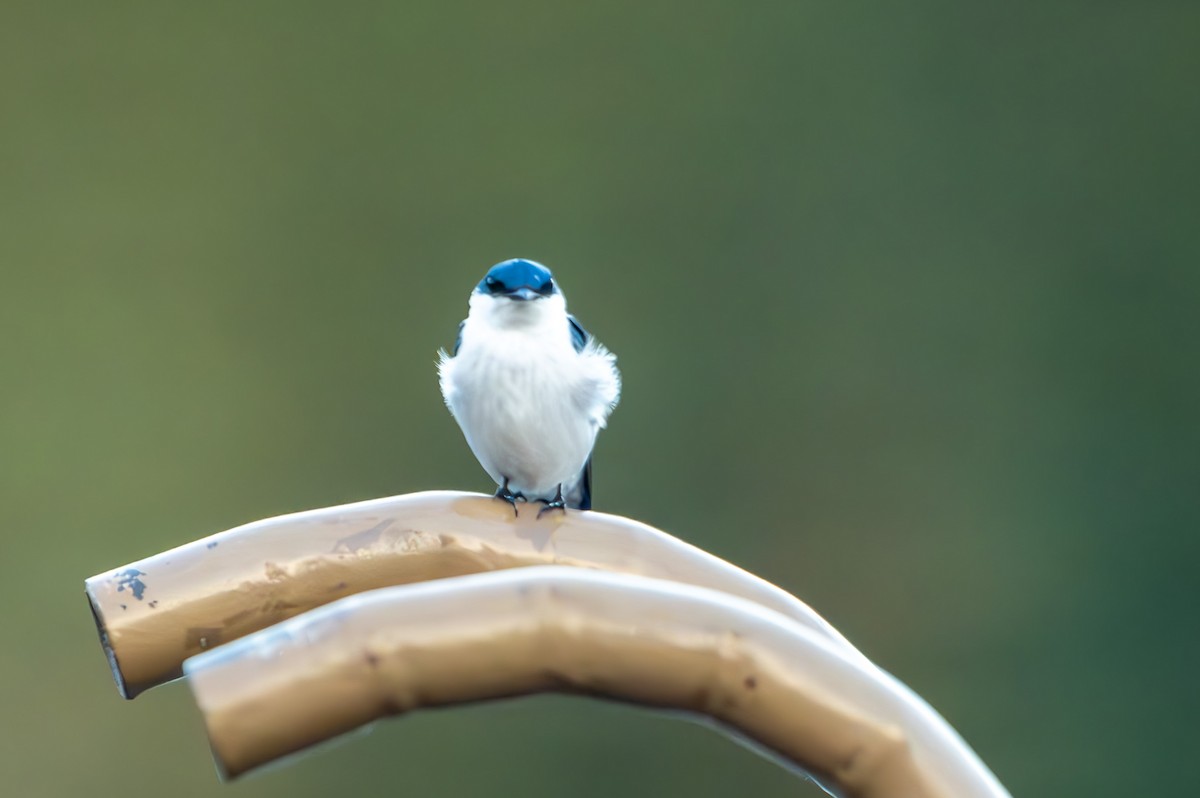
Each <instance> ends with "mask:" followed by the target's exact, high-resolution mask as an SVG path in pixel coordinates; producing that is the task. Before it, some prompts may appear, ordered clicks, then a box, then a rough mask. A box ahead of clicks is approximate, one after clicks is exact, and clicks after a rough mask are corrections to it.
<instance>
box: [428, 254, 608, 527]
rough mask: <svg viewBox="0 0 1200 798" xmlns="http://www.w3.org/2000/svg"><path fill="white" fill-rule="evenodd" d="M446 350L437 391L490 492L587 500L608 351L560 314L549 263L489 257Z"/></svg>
mask: <svg viewBox="0 0 1200 798" xmlns="http://www.w3.org/2000/svg"><path fill="white" fill-rule="evenodd" d="M469 307H470V310H469V311H468V314H467V318H466V320H465V321H463V322H462V324H460V325H459V327H458V340H457V341H456V342H455V344H454V355H453V356H450V355H447V354H446V352H445V350H442V351H441V352H440V355H441V358H440V361H439V363H438V376H439V378H440V383H441V388H442V396H443V397H444V398H445V400H446V406H447V407H449V408H450V413H451V414H452V415H453V416H454V418H455V420H457V421H458V425H459V426H460V427H461V428H462V431H463V435H464V436H466V439H467V444H468V445H469V446H470V447H471V451H472V452H474V453H475V457H476V458H478V460H479V464H480V465H482V466H483V469H484V470H485V471H487V472H488V475H489V476H491V478H492V479H494V480H495V481H496V484H497V485H499V486H500V488H499V490H497V491H496V498H498V499H504V500H505V501H507V502H509V503H510V504H513V505H514V508H515V506H516V501H517V500H518V499H524V500H525V501H542V502H545V503H546V506H545V507H543V508H542V509H541V510H540V511H539V512H538V516H539V517H540V516H541V515H542V513H545V512H546V511H547V510H551V509H565V508H566V507H572V508H576V509H580V510H587V509H590V508H591V506H592V486H591V481H592V479H591V478H592V447H593V446H594V445H595V443H596V434H597V433H598V432H599V431H600V429H601V428H602V427H604V425H605V422H606V420H607V419H608V414H609V413H611V412H612V410H613V408H614V407H616V406H617V399H618V397H619V396H620V393H621V375H620V373H619V372H618V371H617V367H616V358H615V357H614V356H613V355H612V353H610V352H609V351H608V350H607V349H605V348H604V347H603V346H602V345H601V344H600V342H598V341H597V340H596V339H595V338H593V337H592V336H591V335H589V334H588V332H587V331H586V330H584V329H583V327H581V326H580V325H579V322H577V321H575V318H574V317H573V316H571V315H569V314H568V313H567V302H566V299H564V298H563V294H562V291H560V290H559V288H558V283H557V282H555V280H554V277H553V275H551V274H550V270H549V269H547V268H546V267H545V266H543V265H541V264H540V263H535V262H533V261H531V260H523V259H520V258H517V259H514V260H506V261H504V262H503V263H498V264H496V265H495V266H493V267H492V268H491V269H490V270H489V271H488V273H487V276H485V277H484V278H483V280H481V281H480V283H479V285H477V286H476V287H475V291H474V292H473V293H472V294H471V299H470V304H469Z"/></svg>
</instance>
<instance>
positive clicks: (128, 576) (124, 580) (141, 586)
mask: <svg viewBox="0 0 1200 798" xmlns="http://www.w3.org/2000/svg"><path fill="white" fill-rule="evenodd" d="M145 575H146V572H145V571H139V570H138V569H136V568H126V569H125V570H124V571H121V572H120V573H119V574H117V592H118V593H124V592H125V588H129V592H130V593H132V594H133V597H134V598H135V599H137V600H138V601H141V600H142V597H143V596H144V595H145V594H146V583H145V582H143V581H142V580H141V579H138V577H139V576H145Z"/></svg>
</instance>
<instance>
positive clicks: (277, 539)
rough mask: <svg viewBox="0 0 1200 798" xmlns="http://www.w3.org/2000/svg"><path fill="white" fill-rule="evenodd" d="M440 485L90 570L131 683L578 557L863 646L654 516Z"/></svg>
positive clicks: (111, 648) (98, 608)
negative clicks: (428, 589)
mask: <svg viewBox="0 0 1200 798" xmlns="http://www.w3.org/2000/svg"><path fill="white" fill-rule="evenodd" d="M539 507H540V505H537V504H530V505H520V506H519V511H518V512H517V513H516V514H514V512H513V509H512V508H511V507H510V506H509V505H507V504H505V503H504V502H500V501H495V500H493V499H491V498H490V497H484V496H481V495H480V494H474V493H461V492H457V491H431V492H427V493H413V494H408V495H404V496H394V497H390V498H384V499H374V500H371V501H365V502H359V503H356V504H347V505H342V506H339V507H327V508H323V509H319V510H310V511H308V512H302V513H295V514H292V515H283V516H278V517H275V518H268V519H265V520H263V521H257V522H255V523H252V524H246V525H244V526H240V527H237V528H235V529H231V530H228V531H226V532H220V533H218V534H215V535H212V536H210V537H207V538H203V539H201V540H197V541H195V542H193V543H188V544H186V545H183V546H180V547H178V548H175V549H171V550H170V551H166V552H163V553H162V554H157V555H155V556H153V557H148V558H146V559H144V560H139V561H138V562H134V563H131V564H129V565H125V566H122V567H120V568H117V569H114V570H112V571H108V572H107V573H103V574H99V575H97V576H93V577H92V578H91V579H88V580H87V582H86V592H87V595H88V599H89V600H90V602H91V605H92V611H93V613H94V615H95V618H96V625H97V628H98V629H99V632H100V639H101V642H102V644H103V646H104V650H105V653H106V654H107V656H108V659H109V663H110V665H111V666H112V671H113V678H115V679H116V681H117V686H118V688H119V689H120V690H121V694H122V695H123V696H125V697H126V698H133V697H134V696H136V695H138V694H139V693H141V692H142V691H144V690H147V689H149V688H151V687H154V686H155V685H158V684H162V683H164V682H167V681H170V680H171V679H175V678H177V677H178V676H180V674H181V670H180V665H181V664H182V662H183V661H184V659H186V658H187V657H190V656H192V655H194V654H199V653H200V652H202V651H204V650H206V649H209V648H213V647H215V646H218V645H221V644H223V643H227V642H229V641H231V640H235V639H237V638H239V637H242V636H243V635H247V634H250V633H251V632H256V631H258V630H260V629H265V628H266V627H268V626H271V625H273V624H276V623H279V622H280V621H283V620H286V619H288V618H291V617H293V616H295V615H298V614H300V613H303V612H307V611H308V610H311V609H313V608H315V607H319V606H321V605H323V604H327V603H329V602H331V601H335V600H337V599H340V598H343V597H344V596H348V595H352V594H355V593H361V592H362V591H365V590H372V589H375V588H380V587H387V586H389V585H399V584H407V583H411V582H422V581H426V580H430V579H439V578H443V577H449V576H460V575H463V574H471V573H478V572H482V571H493V570H497V569H503V568H514V567H520V566H530V565H549V564H553V565H574V566H580V567H583V568H593V569H601V570H607V571H620V572H627V573H634V574H642V575H645V576H653V577H661V578H664V579H671V580H674V581H677V582H684V583H688V584H694V585H700V586H703V587H710V588H713V589H716V590H721V591H724V592H726V593H729V594H731V595H735V596H741V597H743V598H746V599H749V600H751V601H754V602H757V603H759V604H761V605H763V606H764V607H768V608H770V609H773V610H776V611H777V612H780V613H783V614H784V615H786V616H788V617H790V618H792V619H793V620H794V621H796V622H797V623H799V624H802V625H804V626H806V627H808V628H809V629H811V630H813V631H814V632H816V633H817V634H819V635H820V636H822V637H825V638H826V639H828V640H831V641H833V642H834V643H835V644H836V645H838V646H840V647H842V648H843V649H844V650H846V651H848V652H852V654H853V655H854V656H858V657H861V656H862V655H861V654H859V653H858V652H857V650H855V649H854V648H853V646H851V645H850V643H849V642H847V641H846V640H845V638H843V637H842V636H841V635H840V634H839V633H838V632H837V631H836V630H835V629H834V628H833V627H832V626H830V625H829V624H828V623H827V622H826V621H825V620H824V619H822V618H821V617H820V616H819V615H817V613H816V612H814V611H813V610H812V609H811V608H810V607H809V606H808V605H806V604H804V603H803V602H802V601H800V600H799V599H797V598H795V597H794V596H791V595H789V594H788V593H787V592H785V591H783V590H781V589H779V588H778V587H775V586H774V585H771V584H770V583H768V582H766V581H764V580H762V579H759V578H758V577H756V576H754V575H752V574H749V573H747V572H746V571H743V570H742V569H740V568H737V567H736V566H733V565H730V564H729V563H727V562H725V561H724V560H721V559H720V558H718V557H714V556H713V555H711V554H708V553H707V552H705V551H702V550H700V549H697V548H696V547H694V546H691V545H689V544H687V543H684V542H683V541H681V540H678V539H677V538H674V537H671V536H670V535H668V534H666V533H665V532H661V531H659V530H657V529H654V528H653V527H650V526H647V525H645V524H641V523H638V522H636V521H632V520H630V519H627V518H621V517H619V516H614V515H606V514H604V513H595V512H576V511H570V512H567V513H565V514H564V513H557V512H555V513H549V514H547V515H544V516H543V517H542V518H541V519H538V518H537V511H538V508H539Z"/></svg>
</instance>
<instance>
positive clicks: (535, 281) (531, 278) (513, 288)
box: [475, 258, 558, 301]
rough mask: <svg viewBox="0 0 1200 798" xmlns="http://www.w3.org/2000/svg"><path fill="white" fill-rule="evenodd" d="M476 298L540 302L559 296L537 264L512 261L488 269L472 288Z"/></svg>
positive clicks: (550, 278) (542, 269)
mask: <svg viewBox="0 0 1200 798" xmlns="http://www.w3.org/2000/svg"><path fill="white" fill-rule="evenodd" d="M475 292H476V293H478V294H487V295H489V296H494V297H497V298H500V297H503V298H505V299H515V300H522V301H523V300H530V299H542V298H544V297H548V296H553V295H554V294H557V293H558V285H557V284H556V283H555V282H554V275H552V274H550V270H549V269H547V268H546V267H545V266H543V265H542V264H540V263H536V262H534V261H531V260H525V259H524V258H513V259H512V260H506V261H504V262H503V263H497V264H496V265H495V266H493V267H492V268H491V269H488V273H487V276H486V277H484V278H483V279H482V280H481V281H480V282H479V285H478V286H476V287H475Z"/></svg>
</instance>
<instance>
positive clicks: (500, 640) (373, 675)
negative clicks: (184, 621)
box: [184, 568, 1007, 798]
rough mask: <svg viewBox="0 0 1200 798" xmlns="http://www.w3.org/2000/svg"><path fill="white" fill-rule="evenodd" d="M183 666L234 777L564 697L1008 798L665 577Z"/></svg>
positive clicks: (796, 646)
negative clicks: (455, 711)
mask: <svg viewBox="0 0 1200 798" xmlns="http://www.w3.org/2000/svg"><path fill="white" fill-rule="evenodd" d="M184 669H185V671H186V673H187V676H188V681H189V684H190V686H191V689H192V691H193V694H194V695H195V698H196V702H197V704H198V705H199V707H200V709H201V711H202V712H203V714H204V719H205V723H206V725H207V728H208V735H209V739H210V741H211V743H212V749H213V752H214V756H215V757H216V759H217V761H218V766H219V767H220V768H221V769H222V771H223V773H225V774H227V775H228V776H229V777H236V776H238V775H240V774H242V773H245V772H246V771H248V770H251V769H253V768H256V767H259V766H261V765H264V764H267V763H269V762H272V761H274V760H276V759H278V758H280V757H282V756H286V755H288V754H291V753H295V752H297V751H300V750H302V749H304V748H306V747H308V746H311V745H313V744H316V743H319V742H322V741H324V740H327V739H329V738H331V737H334V736H337V735H340V734H344V733H346V732H349V731H351V730H353V729H355V728H358V727H359V726H362V725H363V724H366V723H369V722H371V721H373V720H375V719H378V718H381V717H384V716H388V715H395V714H400V713H404V712H408V711H411V710H414V709H420V708H423V707H435V706H445V705H451V704H458V703H462V702H469V701H479V700H485V699H491V698H500V697H506V696H517V695H526V694H530V693H538V692H547V691H556V692H571V693H583V694H588V695H595V696H600V697H605V698H612V699H617V700H620V701H627V702H631V703H635V704H641V705H644V706H649V707H656V708H669V709H677V710H684V711H686V712H689V713H693V714H694V715H697V716H700V717H702V718H710V719H712V720H714V721H716V722H717V723H718V724H719V725H720V727H723V728H726V729H729V730H732V731H734V732H737V733H739V734H741V735H745V736H746V737H747V738H749V739H750V740H752V741H754V742H756V743H759V744H761V745H762V746H765V747H766V748H767V749H769V750H771V751H773V752H775V753H777V754H778V755H780V756H782V757H783V758H784V759H786V760H787V761H789V762H791V763H794V764H795V765H796V766H798V767H799V768H801V769H803V770H804V771H806V772H808V773H810V774H812V775H813V776H814V777H815V778H816V779H817V780H818V781H819V782H821V783H822V784H824V785H826V786H827V787H832V788H835V789H836V790H838V791H839V792H840V794H842V795H844V796H847V798H852V797H861V798H925V797H927V798H997V797H998V796H1005V795H1007V793H1006V792H1005V790H1004V788H1003V787H1001V786H1000V784H999V783H998V782H997V781H996V779H995V777H994V776H993V775H992V774H991V772H990V771H988V769H987V768H986V767H985V766H984V765H983V763H982V762H980V761H979V759H978V758H977V757H976V756H975V754H974V752H972V751H971V749H970V748H969V747H968V746H967V745H966V743H964V742H963V741H962V739H961V738H960V737H959V736H958V735H957V734H956V733H955V732H954V730H953V729H951V728H950V726H949V725H948V724H947V723H946V722H945V721H944V720H943V719H942V718H941V717H940V716H939V715H938V714H937V713H936V712H934V711H933V710H932V709H931V708H930V707H929V706H928V705H927V704H925V703H924V702H923V701H922V700H921V699H920V698H919V697H917V696H916V695H914V694H913V693H912V692H911V691H909V690H908V689H907V688H906V687H904V686H903V685H902V684H900V683H899V682H898V681H896V680H895V679H894V678H892V677H890V676H888V675H887V674H885V673H883V672H882V671H880V670H879V669H878V668H875V667H873V666H871V665H870V664H868V663H864V662H863V660H862V659H861V658H860V657H858V656H855V655H852V654H848V653H847V652H846V650H845V648H844V647H843V646H840V645H838V644H837V643H835V642H833V641H831V640H830V639H829V638H828V637H827V636H825V635H823V634H820V633H819V632H816V631H815V630H814V629H813V628H812V627H809V626H806V625H803V624H800V623H797V622H795V621H793V620H790V619H788V618H786V617H784V616H783V615H781V614H779V613H777V612H774V611H771V610H768V609H765V608H764V607H762V606H761V605H760V604H757V603H754V602H751V601H745V600H742V599H738V598H734V597H732V596H729V595H727V594H724V593H720V592H717V591H714V590H708V589H704V588H697V587H692V586H687V585H681V584H678V583H675V582H668V581H664V580H659V579H647V578H644V577H636V576H629V575H624V574H610V573H602V572H596V571H584V570H581V569H575V568H529V569H521V570H517V571H508V572H504V573H493V574H481V575H473V576H464V577H458V578H455V579H445V580H440V581H437V582H431V583H427V584H423V585H410V586H405V587H393V588H385V589H382V590H376V591H372V592H369V593H364V594H361V595H358V596H354V597H351V598H347V599H343V600H341V601H338V602H336V603H334V604H331V605H329V606H327V607H323V608H321V609H318V610H314V611H313V612H310V613H307V614H305V615H303V616H301V617H298V618H294V619H292V620H290V621H287V622H284V623H282V624H280V625H278V626H276V627H274V628H272V629H268V630H266V631H263V632H259V633H257V634H255V635H253V636H251V637H247V638H245V639H243V640H240V641H237V642H235V643H232V644H230V645H227V646H223V647H222V648H220V649H218V650H216V651H212V652H209V653H206V654H201V655H200V656H197V657H193V658H192V659H189V660H188V661H187V662H186V663H185V665H184Z"/></svg>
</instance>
